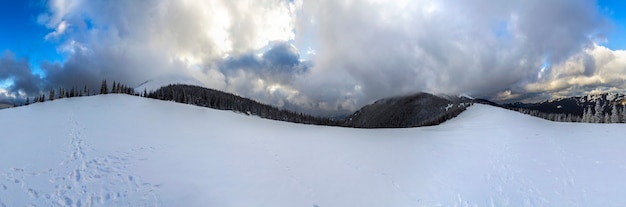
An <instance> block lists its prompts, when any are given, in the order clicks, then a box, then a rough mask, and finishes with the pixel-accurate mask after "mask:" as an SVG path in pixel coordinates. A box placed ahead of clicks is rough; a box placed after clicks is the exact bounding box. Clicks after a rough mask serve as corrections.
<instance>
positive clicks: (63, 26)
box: [44, 21, 70, 40]
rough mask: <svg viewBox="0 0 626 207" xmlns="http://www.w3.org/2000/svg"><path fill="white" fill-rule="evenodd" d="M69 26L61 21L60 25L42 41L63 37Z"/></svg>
mask: <svg viewBox="0 0 626 207" xmlns="http://www.w3.org/2000/svg"><path fill="white" fill-rule="evenodd" d="M69 26H70V25H69V24H68V23H67V22H66V21H61V23H59V24H58V25H57V27H56V29H55V30H54V31H53V32H50V33H48V34H47V35H46V36H45V37H44V39H45V40H51V39H57V38H59V36H61V35H63V33H64V32H65V30H67V28H68V27H69Z"/></svg>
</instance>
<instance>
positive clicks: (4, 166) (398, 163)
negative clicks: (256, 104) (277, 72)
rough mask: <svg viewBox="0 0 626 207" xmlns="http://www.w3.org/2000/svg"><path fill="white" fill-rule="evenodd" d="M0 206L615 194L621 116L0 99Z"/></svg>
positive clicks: (549, 201) (546, 200)
mask: <svg viewBox="0 0 626 207" xmlns="http://www.w3.org/2000/svg"><path fill="white" fill-rule="evenodd" d="M0 131H1V135H0V136H1V137H0V206H23V205H37V206H58V205H62V206H112V205H113V206H130V205H132V206H146V205H149V206H319V207H325V206H614V205H619V204H623V203H625V202H626V199H624V197H623V195H624V194H626V188H624V186H626V156H623V155H624V153H623V152H624V149H625V148H626V140H625V139H624V137H623V135H624V134H625V133H626V127H624V126H623V125H617V124H606V125H596V124H573V123H554V122H548V121H545V120H541V119H538V118H533V117H530V116H526V115H522V114H519V113H516V112H512V111H507V110H504V109H500V108H495V107H491V106H486V105H480V104H477V105H474V106H472V107H470V108H468V109H467V110H466V111H465V112H463V113H462V114H460V115H459V116H458V117H457V118H454V119H452V120H450V121H447V122H445V123H443V124H441V125H438V126H432V127H421V128H407V129H375V130H372V129H351V128H339V127H325V126H313V125H298V124H293V123H284V122H277V121H271V120H265V119H260V118H257V117H251V116H245V115H241V114H236V113H233V112H229V111H218V110H213V109H207V108H201V107H195V106H189V105H183V104H178V103H172V102H165V101H157V100H151V99H144V98H139V97H133V96H127V95H100V96H91V97H81V98H69V99H61V100H55V101H51V102H45V103H38V104H33V105H29V106H26V107H18V108H11V109H5V110H2V111H0Z"/></svg>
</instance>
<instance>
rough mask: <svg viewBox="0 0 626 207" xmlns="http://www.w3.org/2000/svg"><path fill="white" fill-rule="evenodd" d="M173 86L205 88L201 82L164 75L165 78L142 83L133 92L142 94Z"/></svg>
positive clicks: (183, 77) (178, 76) (179, 76)
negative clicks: (182, 85)
mask: <svg viewBox="0 0 626 207" xmlns="http://www.w3.org/2000/svg"><path fill="white" fill-rule="evenodd" d="M173 84H184V85H192V86H200V87H204V86H205V85H204V84H203V83H202V82H200V81H199V80H196V79H195V78H192V77H187V76H181V75H165V76H159V77H157V78H154V79H150V80H147V81H144V82H143V83H141V84H139V85H138V86H137V87H135V88H134V91H135V92H138V93H143V92H144V91H146V92H150V91H156V90H158V89H159V88H161V87H164V86H167V85H173Z"/></svg>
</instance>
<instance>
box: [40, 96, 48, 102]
mask: <svg viewBox="0 0 626 207" xmlns="http://www.w3.org/2000/svg"><path fill="white" fill-rule="evenodd" d="M39 102H46V94H41V98H39Z"/></svg>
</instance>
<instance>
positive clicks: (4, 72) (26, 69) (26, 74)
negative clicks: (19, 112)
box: [0, 51, 42, 102]
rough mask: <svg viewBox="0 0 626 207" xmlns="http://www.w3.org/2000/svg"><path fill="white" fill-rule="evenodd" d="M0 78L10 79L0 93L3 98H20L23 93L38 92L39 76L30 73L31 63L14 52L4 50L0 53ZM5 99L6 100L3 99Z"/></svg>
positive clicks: (11, 99)
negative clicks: (19, 57) (8, 83)
mask: <svg viewBox="0 0 626 207" xmlns="http://www.w3.org/2000/svg"><path fill="white" fill-rule="evenodd" d="M0 80H11V82H12V84H10V85H9V86H8V87H7V88H4V89H3V90H2V91H1V93H2V97H4V98H3V99H9V101H11V102H12V101H14V100H16V99H18V97H19V99H20V100H19V101H22V100H21V98H22V97H21V96H22V95H23V94H35V93H39V88H40V85H41V81H42V80H41V78H40V77H39V76H38V75H35V74H32V73H31V65H30V63H29V62H28V60H27V59H18V58H17V57H16V56H15V54H13V53H12V52H10V51H5V52H3V53H2V55H0ZM3 101H6V100H3Z"/></svg>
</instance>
